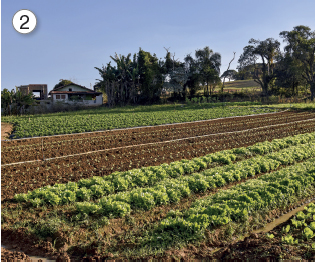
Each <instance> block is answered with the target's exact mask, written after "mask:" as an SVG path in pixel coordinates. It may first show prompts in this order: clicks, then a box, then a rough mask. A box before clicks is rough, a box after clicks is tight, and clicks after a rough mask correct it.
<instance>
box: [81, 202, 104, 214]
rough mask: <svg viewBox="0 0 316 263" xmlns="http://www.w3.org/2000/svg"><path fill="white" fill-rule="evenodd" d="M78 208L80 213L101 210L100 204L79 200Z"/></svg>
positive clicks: (91, 212) (92, 212)
mask: <svg viewBox="0 0 316 263" xmlns="http://www.w3.org/2000/svg"><path fill="white" fill-rule="evenodd" d="M76 209H77V211H78V212H79V213H83V214H87V215H88V214H94V213H97V212H99V211H100V209H101V208H100V206H99V205H97V204H94V203H90V202H77V203H76Z"/></svg>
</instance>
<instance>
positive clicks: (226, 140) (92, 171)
mask: <svg viewBox="0 0 316 263" xmlns="http://www.w3.org/2000/svg"><path fill="white" fill-rule="evenodd" d="M314 130H315V124H314V122H313V121H310V122H307V123H300V124H299V125H297V124H285V125H281V126H276V127H275V126H274V127H269V128H259V129H255V130H248V131H243V132H236V133H230V134H218V135H214V136H207V137H200V138H194V139H189V140H182V141H175V142H169V143H164V144H157V145H145V146H133V147H130V148H122V149H117V150H108V151H102V152H97V153H90V154H84V155H79V156H71V157H67V158H61V159H56V160H49V161H45V162H34V163H24V164H20V165H9V166H2V167H1V189H2V191H1V200H4V199H8V198H13V196H14V195H15V194H17V193H26V192H27V191H30V190H34V189H36V188H40V187H43V186H45V185H53V184H55V183H66V182H68V181H79V180H80V179H82V178H89V177H92V176H94V175H98V176H104V175H109V174H111V173H113V172H114V171H127V170H131V169H134V168H140V167H147V166H156V165H160V164H162V163H170V162H174V161H177V160H182V159H192V158H194V157H200V156H205V155H206V154H209V153H214V152H217V151H221V150H225V149H232V148H237V147H242V146H250V145H253V144H255V143H257V142H260V141H266V140H272V139H275V138H283V137H286V136H291V135H295V134H300V133H307V132H313V131H314Z"/></svg>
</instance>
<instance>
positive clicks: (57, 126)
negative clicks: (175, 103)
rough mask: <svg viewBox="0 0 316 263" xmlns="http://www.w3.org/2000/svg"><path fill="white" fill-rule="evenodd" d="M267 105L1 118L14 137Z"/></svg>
mask: <svg viewBox="0 0 316 263" xmlns="http://www.w3.org/2000/svg"><path fill="white" fill-rule="evenodd" d="M275 111H276V110H275V109H270V108H260V107H258V108H253V107H214V108H213V107H208V108H205V109H194V110H193V109H192V107H184V108H183V109H182V108H180V109H179V110H174V109H173V108H172V109H169V110H161V111H154V112H149V111H146V112H126V113H110V114H96V113H94V114H91V115H90V114H81V115H70V114H67V116H65V115H64V116H49V115H47V116H44V117H39V116H30V117H29V116H26V117H19V118H3V121H11V122H14V123H15V129H16V132H15V138H24V137H34V136H44V135H54V134H70V133H78V132H89V131H99V130H111V129H115V128H127V127H138V126H148V125H159V124H166V123H180V122H191V121H197V120H208V119H215V118H220V117H232V116H243V115H250V114H260V113H267V112H275Z"/></svg>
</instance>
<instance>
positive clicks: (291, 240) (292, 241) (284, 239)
mask: <svg viewBox="0 0 316 263" xmlns="http://www.w3.org/2000/svg"><path fill="white" fill-rule="evenodd" d="M282 242H284V243H285V244H289V245H294V244H296V245H297V244H298V240H297V239H296V240H295V239H294V237H292V236H291V235H287V236H285V237H282Z"/></svg>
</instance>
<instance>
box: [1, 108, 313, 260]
mask: <svg viewBox="0 0 316 263" xmlns="http://www.w3.org/2000/svg"><path fill="white" fill-rule="evenodd" d="M254 107H256V108H255V109H256V110H255V113H268V114H262V115H257V116H256V115H255V116H242V117H233V116H231V109H230V110H227V114H226V113H225V112H226V111H224V115H225V116H224V117H230V118H223V119H215V120H203V119H204V118H205V116H206V115H205V111H206V110H205V109H198V111H199V112H200V113H201V115H197V116H195V120H202V121H200V122H191V123H181V124H175V125H163V126H154V127H141V128H131V129H122V130H109V131H102V132H94V133H83V134H71V135H61V136H50V137H43V138H29V139H17V140H12V141H3V142H2V147H1V155H2V158H1V159H2V165H1V201H2V202H1V204H2V205H1V206H2V209H1V223H2V228H1V233H2V242H3V244H14V246H15V248H16V249H18V250H22V251H23V252H25V253H26V254H27V255H36V256H42V257H46V258H52V259H55V260H56V259H57V260H62V261H70V260H71V261H105V260H110V261H175V260H176V261H179V260H180V261H196V260H198V261H205V260H206V261H229V259H230V258H233V257H237V256H236V255H237V254H238V255H239V257H240V259H242V260H243V261H247V260H249V259H251V254H250V253H251V252H250V250H249V249H248V250H247V249H245V248H247V247H254V245H252V244H257V245H256V248H257V250H256V253H255V256H256V258H258V259H261V260H262V257H263V254H262V251H263V250H264V249H265V248H268V249H274V250H275V251H278V249H281V250H283V249H285V248H286V249H289V248H290V249H291V250H290V251H293V253H290V254H289V255H285V254H284V253H283V254H282V253H281V254H280V253H279V254H280V255H281V256H282V255H283V259H293V258H294V259H302V260H312V259H313V258H314V257H315V255H314V254H313V252H315V248H314V244H313V242H312V241H311V240H312V236H313V235H314V233H315V228H314V227H313V226H314V224H313V222H314V221H315V216H314V217H312V216H311V213H312V209H315V206H313V202H312V203H311V204H309V205H308V206H307V207H306V209H305V210H303V212H302V213H300V214H298V215H296V217H295V220H296V221H295V220H294V221H288V222H287V224H284V225H282V228H280V227H278V228H276V229H274V230H273V231H272V232H271V231H270V232H269V233H268V234H266V233H264V234H255V235H254V234H252V235H250V237H249V238H246V239H245V240H244V241H243V238H244V236H245V235H246V234H251V233H252V231H254V230H255V229H260V228H263V227H264V226H265V225H266V224H267V223H268V222H271V221H273V220H274V219H275V218H276V217H278V216H281V215H282V214H284V213H287V212H289V211H290V210H292V209H293V208H295V207H297V206H298V205H299V204H300V205H301V204H302V202H307V203H310V202H311V201H312V199H314V196H315V113H314V111H304V110H300V111H297V110H296V111H294V110H291V111H283V110H281V109H278V110H276V109H275V108H272V107H271V108H269V107H262V109H263V111H261V109H259V108H257V107H258V106H254ZM215 108H216V107H215ZM218 109H220V108H219V107H218ZM245 109H248V110H247V113H249V109H250V107H248V106H247V107H245ZM267 109H268V110H267ZM200 110H201V111H200ZM198 111H195V113H197V112H198ZM251 111H252V112H253V109H252V110H251ZM168 112H169V111H168ZM170 112H171V111H170ZM228 112H229V114H228ZM244 112H245V113H246V111H244ZM213 113H214V112H213ZM213 113H212V114H213ZM207 114H209V113H207ZM216 114H217V115H213V118H215V117H217V118H218V117H220V113H219V111H218V112H217V113H216ZM154 115H155V114H154ZM192 115H193V114H192ZM240 115H247V114H240ZM174 116H176V114H175V115H174ZM179 116H181V114H179ZM112 117H113V116H112ZM147 117H148V116H147ZM159 118H160V117H159ZM211 118H212V117H211ZM22 119H23V118H22ZM24 121H25V122H27V120H26V119H24V120H23V122H24ZM151 121H152V120H150V121H149V122H151ZM182 121H187V120H184V119H183V120H182ZM23 122H20V124H18V125H22V124H21V123H23ZM132 122H133V121H131V122H130V123H129V124H131V123H132ZM149 122H148V123H147V124H150V123H149ZM153 122H154V124H155V123H158V121H157V119H156V120H155V121H153ZM174 122H180V121H179V119H176V120H175V121H174ZM21 127H22V126H21ZM25 127H26V126H25ZM20 135H21V134H20ZM17 162H22V163H17ZM276 200H278V201H277V202H276ZM292 219H293V218H292ZM303 220H305V221H304V222H303ZM290 222H291V223H290ZM297 222H299V223H297ZM300 222H301V223H300ZM287 225H290V228H289V230H286V229H288V227H287ZM294 225H295V226H296V228H295V227H294ZM306 229H307V230H306ZM272 233H273V235H274V237H273V238H272V236H271V234H272ZM290 235H291V237H290ZM296 240H297V241H296ZM247 244H248V245H247ZM249 244H250V245H249ZM274 250H272V251H274ZM299 251H301V252H299ZM303 252H304V253H303ZM6 253H7V254H6V255H7V258H6V256H4V254H3V255H2V256H3V257H2V260H6V259H9V258H10V257H12V255H11V254H10V253H9V252H8V251H6ZM236 253H237V254H236ZM300 253H301V254H300ZM19 257H21V258H22V259H23V258H26V256H25V255H22V254H21V255H19ZM266 257H268V256H266ZM276 258H278V257H277V254H276V253H274V254H273V253H271V256H270V259H271V260H274V259H276ZM246 259H247V260H246Z"/></svg>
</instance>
